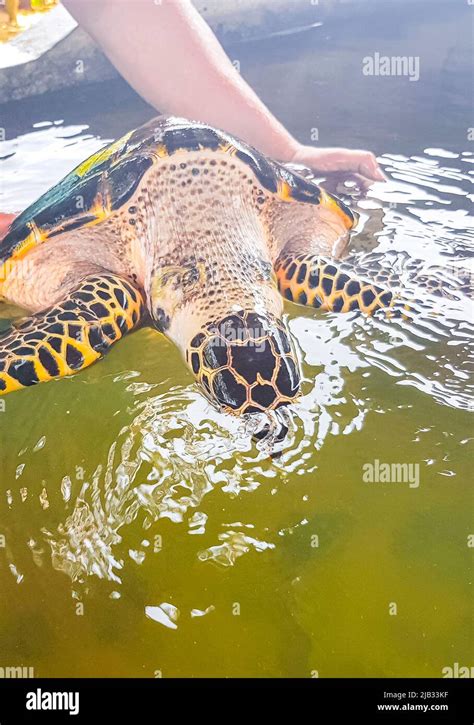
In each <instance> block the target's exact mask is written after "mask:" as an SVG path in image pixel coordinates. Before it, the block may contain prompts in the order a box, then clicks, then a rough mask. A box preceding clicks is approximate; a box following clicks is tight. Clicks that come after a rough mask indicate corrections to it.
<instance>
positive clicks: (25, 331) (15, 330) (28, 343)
mask: <svg viewBox="0 0 474 725" xmlns="http://www.w3.org/2000/svg"><path fill="white" fill-rule="evenodd" d="M142 310H143V298H142V295H141V293H140V292H139V291H138V290H137V289H135V288H134V287H133V285H132V284H130V282H128V281H127V280H124V279H122V278H121V277H118V276H116V275H113V274H106V273H104V274H101V275H97V274H95V275H89V276H88V277H86V278H85V279H83V280H82V282H81V283H80V284H79V286H78V287H76V289H75V290H74V291H73V292H71V293H70V295H69V296H68V297H67V298H66V299H65V300H63V301H62V302H60V303H58V304H56V305H54V306H53V307H51V308H50V309H48V310H45V311H43V312H40V313H37V314H35V315H33V316H32V317H28V318H25V319H23V320H21V321H20V322H18V323H16V324H15V325H12V326H11V327H9V328H8V329H7V330H5V331H4V332H3V333H2V334H1V335H0V395H2V394H5V393H10V392H13V391H14V390H19V389H21V388H24V387H29V386H31V385H35V384H36V383H41V382H46V381H48V380H52V379H53V378H60V377H64V376H66V375H73V374H74V373H76V372H79V371H80V370H82V369H83V368H85V367H88V366H89V365H91V364H92V363H93V362H95V361H96V360H98V359H99V358H101V357H102V356H103V355H104V353H105V352H106V351H107V350H108V349H109V347H110V346H111V345H113V343H114V342H117V341H118V340H120V338H121V337H123V335H125V334H126V333H127V332H129V331H130V330H132V329H133V328H134V327H136V325H137V324H138V322H139V320H140V318H141V316H142Z"/></svg>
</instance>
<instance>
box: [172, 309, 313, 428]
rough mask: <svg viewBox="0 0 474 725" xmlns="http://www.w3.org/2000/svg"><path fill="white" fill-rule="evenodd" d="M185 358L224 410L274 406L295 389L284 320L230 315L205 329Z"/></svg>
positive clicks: (295, 392)
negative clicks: (282, 321)
mask: <svg viewBox="0 0 474 725" xmlns="http://www.w3.org/2000/svg"><path fill="white" fill-rule="evenodd" d="M186 356H187V359H188V362H189V365H190V367H191V369H192V371H193V372H194V374H195V375H196V377H197V379H198V380H199V382H200V383H201V384H202V386H203V387H204V389H205V391H206V393H207V395H208V396H209V397H210V398H211V399H212V400H214V401H215V402H217V403H218V404H219V405H220V406H221V407H222V408H224V409H225V410H227V411H228V412H233V413H236V414H242V413H253V412H259V411H265V410H270V409H275V408H278V407H279V406H280V405H284V404H287V403H289V402H291V401H292V400H294V399H295V397H296V396H297V395H298V393H299V386H300V374H299V369H298V363H297V360H296V356H295V353H294V351H293V349H292V346H291V342H290V339H289V336H288V333H287V331H286V330H285V328H284V326H283V324H282V323H281V321H279V320H276V319H273V318H267V317H265V316H263V315H259V314H257V313H254V312H241V313H237V314H233V315H229V316H228V317H226V318H224V319H223V320H221V321H219V322H215V323H212V324H210V325H208V326H207V327H206V328H203V329H202V330H201V331H200V332H199V333H198V334H197V335H196V336H195V337H194V338H193V339H192V341H191V343H190V346H189V348H188V351H187V355H186Z"/></svg>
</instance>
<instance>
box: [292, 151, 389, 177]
mask: <svg viewBox="0 0 474 725" xmlns="http://www.w3.org/2000/svg"><path fill="white" fill-rule="evenodd" d="M291 163H293V164H303V166H309V167H310V168H311V169H313V170H314V171H316V172H321V173H326V172H335V171H342V172H349V173H353V174H357V175H359V176H361V177H363V178H364V179H366V180H368V181H386V177H385V175H384V173H383V172H382V169H381V168H380V166H379V164H378V163H377V159H376V158H375V156H374V154H373V153H371V152H370V151H361V150H356V149H344V148H322V149H319V148H316V147H315V146H305V145H303V144H298V146H297V147H296V151H295V153H294V155H293V157H292V158H291Z"/></svg>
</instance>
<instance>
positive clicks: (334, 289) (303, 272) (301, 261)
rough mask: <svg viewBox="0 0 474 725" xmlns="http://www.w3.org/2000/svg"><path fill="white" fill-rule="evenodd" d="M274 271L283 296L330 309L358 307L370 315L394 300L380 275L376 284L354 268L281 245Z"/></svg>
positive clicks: (337, 310)
mask: <svg viewBox="0 0 474 725" xmlns="http://www.w3.org/2000/svg"><path fill="white" fill-rule="evenodd" d="M275 273H276V277H277V281H278V289H279V291H280V293H281V294H282V295H283V297H284V298H285V299H287V300H290V301H291V302H296V303H297V304H300V305H307V306H309V307H316V308H321V309H323V310H329V311H331V312H350V311H351V310H360V311H361V312H364V313H365V314H368V315H371V314H373V313H374V312H375V311H376V310H378V309H381V308H391V307H393V306H394V304H395V302H396V300H397V295H396V292H395V289H394V288H393V287H392V286H391V285H390V284H389V283H388V280H385V279H383V278H382V279H381V283H380V284H378V283H377V281H376V280H374V281H368V280H367V279H364V276H365V275H364V274H363V273H358V270H357V269H356V268H352V267H351V266H350V265H348V264H345V263H341V262H338V261H335V260H332V259H325V258H324V257H320V256H318V255H315V254H298V253H294V252H292V251H291V250H287V251H285V249H284V250H283V252H282V253H281V254H280V256H279V257H278V259H277V261H276V263H275ZM383 276H384V277H387V275H383Z"/></svg>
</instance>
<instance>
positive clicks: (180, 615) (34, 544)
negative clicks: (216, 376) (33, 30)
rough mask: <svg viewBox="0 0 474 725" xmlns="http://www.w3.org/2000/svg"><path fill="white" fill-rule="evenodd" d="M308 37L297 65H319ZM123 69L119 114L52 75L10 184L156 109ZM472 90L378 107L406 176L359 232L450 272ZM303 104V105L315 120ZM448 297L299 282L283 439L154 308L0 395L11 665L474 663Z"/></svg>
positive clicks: (467, 454)
mask: <svg viewBox="0 0 474 725" xmlns="http://www.w3.org/2000/svg"><path fill="white" fill-rule="evenodd" d="M288 42H289V41H288ZM341 42H342V41H341ZM307 45H308V47H306V46H302V47H301V48H300V49H299V51H298V52H296V50H294V52H293V55H292V56H291V57H289V58H287V59H286V61H285V62H286V63H287V65H286V66H285V67H286V68H287V70H288V74H289V71H290V70H295V69H300V71H301V69H302V68H308V67H309V66H308V65H305V63H307V60H308V57H309V56H310V55H311V53H313V54H315V53H316V51H315V50H314V49H313V48H312V46H311V41H310V40H308V41H307ZM261 52H263V51H260V53H261ZM274 52H276V51H274ZM241 53H242V56H243V60H245V61H246V62H247V65H248V73H249V77H251V78H252V79H253V81H254V83H255V84H256V85H257V87H258V83H257V80H258V78H262V76H264V77H265V79H266V80H268V78H269V77H270V76H271V74H272V73H275V72H276V71H277V70H278V69H279V68H280V69H281V64H282V61H281V59H279V58H276V59H275V57H273V56H272V53H271V52H270V50H269V51H268V58H267V61H266V65H264V66H263V69H262V67H261V65H260V64H259V63H258V62H257V61H258V59H259V58H260V60H261V55H260V56H259V54H258V52H257V51H255V50H252V48H248V49H247V50H245V51H243V50H242V51H241ZM252 63H253V65H252ZM243 65H245V64H244V63H243ZM313 72H314V73H316V71H313ZM252 74H253V75H252ZM306 74H309V71H308V70H307V71H306ZM301 75H304V74H303V72H302V71H301ZM285 77H286V76H285ZM300 80H301V82H302V83H303V84H304V82H307V83H308V84H310V79H309V78H307V79H306V81H305V80H304V78H300ZM435 81H436V79H435ZM435 81H433V78H430V81H429V83H435ZM265 83H266V81H265ZM265 83H263V81H262V84H263V85H262V89H265V88H267V86H266V85H265ZM423 88H425V93H426V87H423V86H421V89H422V90H421V91H420V93H419V96H418V98H419V99H421V100H420V103H421V104H422V99H423ZM121 92H122V93H123V96H122V97H123V98H125V99H127V102H128V103H129V106H127V112H126V113H125V114H124V116H123V117H122V118H120V123H119V122H118V120H117V118H112V116H113V114H111V113H110V109H109V112H108V113H105V110H104V109H103V107H102V106H100V99H99V98H98V97H97V95H96V96H94V95H91V96H90V99H89V100H91V99H93V101H94V103H95V104H98V105H97V106H96V107H95V111H94V114H91V117H88V116H87V117H86V114H84V104H82V105H81V104H79V103H78V105H77V107H75V108H72V107H69V106H67V108H66V107H65V106H63V107H61V108H60V107H59V106H60V105H61V104H60V101H58V99H56V100H54V99H52V100H51V102H50V104H49V105H48V103H46V102H44V101H43V102H42V103H45V106H44V107H42V108H41V111H40V110H39V109H38V106H36V107H34V108H33V110H31V109H30V111H31V112H30V116H31V118H30V116H28V113H26V111H28V108H26V111H25V113H23V114H22V121H21V124H22V125H21V128H20V127H19V128H18V129H17V131H16V133H15V134H14V135H12V136H11V137H10V140H7V142H6V143H5V146H4V152H3V153H2V156H4V160H3V161H2V175H3V173H4V176H3V178H4V179H7V180H8V183H7V184H5V185H3V186H2V190H1V191H2V194H1V195H0V201H1V202H2V208H12V205H14V204H15V203H17V204H20V202H21V204H22V205H23V204H26V203H28V202H29V201H32V200H33V199H34V198H35V197H36V196H37V195H38V194H39V193H41V192H42V191H44V190H46V189H47V188H48V187H49V186H50V184H52V183H53V182H54V181H56V180H57V179H59V178H60V177H61V175H62V174H63V173H65V172H66V171H68V170H69V169H70V168H72V166H73V165H74V164H75V163H77V162H78V161H80V160H81V159H82V158H84V157H86V156H87V155H88V154H90V153H91V152H92V151H94V150H96V149H97V148H99V147H101V146H102V145H103V143H104V138H107V139H110V138H112V137H113V136H115V135H117V136H118V135H119V133H122V132H123V131H125V130H126V128H127V127H128V126H132V125H135V123H138V122H140V121H141V120H145V119H146V118H147V117H149V115H150V111H149V110H147V109H146V108H144V107H143V105H140V103H139V102H138V101H137V100H135V99H131V100H130V98H129V96H127V94H126V92H125V91H123V90H122V91H121ZM262 92H263V91H262ZM452 92H453V90H452V88H451V89H450V93H452ZM91 93H92V92H91ZM117 93H118V91H117ZM388 95H390V92H388ZM119 98H120V96H119ZM91 102H92V101H91ZM456 102H457V104H458V105H456V104H454V105H453V106H452V112H451V114H450V113H448V112H447V113H446V118H445V123H444V125H443V126H442V127H440V128H439V129H438V131H437V129H436V128H435V127H433V126H431V127H430V128H429V129H428V130H426V129H425V132H424V133H421V132H420V133H417V132H416V131H415V132H414V131H413V130H411V131H410V133H413V137H412V136H410V135H409V134H408V136H409V138H408V140H406V141H404V139H403V138H402V137H399V138H394V137H393V136H391V135H390V134H389V136H388V137H385V136H384V135H383V133H382V129H381V128H380V125H379V123H378V122H376V123H375V127H376V128H377V129H378V130H377V133H376V139H375V142H374V143H376V144H378V146H379V147H381V148H379V149H378V150H379V151H381V152H382V151H383V157H382V158H381V161H382V164H383V166H384V168H385V170H386V172H387V175H388V176H389V179H390V180H389V182H388V183H387V184H386V185H380V184H378V185H376V186H374V187H373V189H372V190H371V192H370V193H369V196H368V197H367V199H362V200H359V201H358V202H357V200H354V202H353V204H354V205H358V210H359V211H360V212H361V213H362V222H361V231H360V232H359V234H358V235H356V237H355V239H354V253H360V254H364V253H366V252H367V251H368V252H369V253H370V252H371V251H373V250H376V251H377V252H378V253H380V255H381V256H382V258H383V259H385V261H386V263H387V264H391V263H392V262H391V261H390V260H391V259H392V258H393V259H394V260H400V259H402V260H403V259H406V258H407V257H408V258H409V259H416V260H419V261H418V262H417V264H418V265H419V266H420V267H421V268H422V269H427V270H429V269H431V268H433V267H436V268H437V269H438V271H439V269H441V270H442V271H441V272H440V274H442V276H444V277H446V276H447V275H448V274H451V273H453V270H454V271H455V269H454V268H456V267H462V268H463V269H465V268H466V267H468V264H469V257H470V254H471V249H472V240H473V234H472V229H473V221H472V218H469V217H468V215H467V210H468V209H469V204H470V201H469V196H468V195H469V193H470V192H471V194H472V189H471V185H472V171H473V167H472V163H473V160H474V155H473V152H472V142H471V146H469V144H468V143H467V142H466V141H465V139H463V138H462V137H461V136H459V135H458V136H456V134H455V128H456V127H457V126H456V124H458V122H459V116H458V115H457V109H459V107H462V104H463V99H462V98H461V97H460V96H459V95H457V96H456ZM117 103H118V101H117ZM275 103H276V105H277V106H278V108H277V110H279V111H281V113H280V115H281V116H282V117H283V118H285V114H284V109H283V104H282V103H281V101H276V102H275ZM55 104H56V105H55ZM464 108H465V109H466V108H467V106H466V102H464ZM23 110H25V109H23ZM422 110H424V111H426V110H427V109H426V108H424V109H422ZM287 113H289V111H287ZM8 114H9V116H8ZM15 114H16V115H15ZM25 114H26V115H25ZM81 114H84V115H83V117H82V121H81V120H80V119H81ZM19 115H20V114H19V112H18V108H17V109H16V110H15V109H12V108H10V109H7V117H9V118H10V119H12V118H19ZM427 115H428V114H427ZM426 117H427V116H426ZM91 118H92V120H91ZM304 119H306V127H308V126H309V125H311V113H310V111H309V109H308V108H304V109H302V111H301V114H300V115H298V117H297V118H296V119H295V121H294V124H293V126H294V129H295V130H299V133H300V135H302V134H303V130H302V129H303V128H304ZM45 120H49V121H53V122H55V123H53V124H51V123H50V124H49V125H44V126H40V127H33V124H34V123H35V121H45ZM285 120H286V121H287V122H288V124H289V125H291V118H290V117H288V118H286V119H285ZM340 123H341V120H340V117H337V119H336V126H337V125H338V124H339V125H340ZM427 123H428V121H427ZM86 124H88V125H89V128H86V127H85V125H86ZM119 126H120V128H119ZM360 135H361V129H360V127H358V128H357V129H352V130H350V129H349V125H347V126H346V131H345V134H344V139H345V141H344V142H345V143H347V145H357V144H360V145H362V144H363V145H366V146H369V145H371V142H370V138H368V137H366V138H363V139H361V138H360ZM448 137H449V138H451V140H452V142H451V143H449V142H448V141H447V139H448ZM387 138H388V139H389V140H388V141H387ZM346 139H347V140H346ZM329 142H331V143H334V139H333V138H331V139H330V141H328V143H329ZM339 143H341V136H339ZM428 144H429V145H428ZM446 149H448V150H446ZM46 160H48V163H47V164H46V163H45V162H46ZM391 255H392V256H391ZM395 263H396V261H395V262H394V264H395ZM433 305H434V307H433V311H432V312H426V311H425V312H421V313H420V315H419V316H418V317H417V319H416V321H413V322H410V321H408V320H406V321H405V320H392V321H390V320H389V321H387V320H384V319H379V320H377V319H364V318H362V317H361V316H358V315H352V314H351V315H344V316H343V315H336V314H324V313H314V312H313V311H311V310H305V309H303V308H300V307H296V306H290V305H288V307H287V308H286V315H287V322H288V324H289V328H290V330H291V332H292V333H293V336H294V338H295V340H296V341H297V344H298V348H299V355H300V359H301V364H302V368H303V372H304V377H305V383H304V390H303V392H304V395H303V397H302V399H301V401H299V402H298V403H297V404H296V405H295V406H293V407H292V410H291V414H290V421H289V433H288V435H287V437H286V438H285V440H284V441H283V442H282V443H280V444H278V445H277V446H276V449H275V447H274V446H273V447H272V446H271V445H270V444H269V443H266V442H263V444H259V446H257V445H256V444H255V442H254V441H253V439H252V435H251V433H252V429H251V427H250V426H249V424H246V423H244V422H242V421H238V420H235V419H233V418H230V417H227V416H224V415H222V414H219V413H218V412H216V411H215V410H214V409H213V408H212V407H211V406H210V405H209V404H208V403H207V402H206V401H205V400H204V398H203V397H202V396H201V395H200V393H199V391H198V390H197V388H196V387H195V386H194V384H193V381H192V378H191V376H190V374H189V373H188V372H187V370H186V368H185V366H184V364H183V363H182V361H181V359H180V357H179V354H178V352H177V351H176V350H175V349H174V347H173V346H172V345H171V344H170V343H169V342H168V341H167V340H166V339H165V338H163V337H162V336H160V335H159V334H158V333H155V332H153V331H151V330H141V331H139V332H137V333H136V334H134V335H131V336H130V337H129V338H126V339H125V340H123V341H122V342H121V344H120V345H118V346H117V348H116V349H114V350H112V351H111V353H110V354H109V355H108V356H107V357H106V358H105V359H104V360H103V361H102V362H101V363H100V364H98V365H95V366H93V367H92V368H90V369H88V370H86V371H85V372H84V373H82V374H81V375H79V376H77V377H74V378H71V379H67V380H62V381H58V382H54V383H50V384H48V385H43V386H38V387H37V388H34V389H31V390H28V391H23V392H21V393H18V394H13V395H11V396H8V397H6V398H4V399H2V400H4V402H5V410H4V411H2V412H1V413H0V426H1V428H0V441H1V454H2V458H1V466H0V474H1V480H0V667H7V666H15V665H23V666H25V667H33V668H34V672H35V675H36V676H138V677H154V676H157V675H159V674H161V675H162V676H163V677H172V676H186V677H188V676H208V675H209V676H216V675H220V676H272V677H275V676H277V677H279V676H286V677H287V676H290V677H294V676H302V677H311V676H315V674H316V673H318V675H319V676H320V677H331V676H344V677H354V676H359V677H360V676H362V677H365V676H396V677H406V676H415V677H422V676H434V677H441V676H442V670H443V668H445V667H449V666H452V665H453V664H454V663H456V662H458V663H460V665H462V666H467V665H471V664H472V651H473V644H474V633H473V630H472V605H473V599H472V552H473V549H472V548H470V547H469V546H468V537H469V535H472V534H473V533H474V531H473V513H474V499H473V495H472V443H473V440H474V435H473V427H472V414H471V413H470V412H469V409H470V408H471V409H472V394H470V391H469V388H468V379H467V365H468V360H469V351H470V347H471V346H472V340H473V337H474V336H473V328H472V310H471V307H470V302H469V300H467V299H466V298H465V297H464V296H463V295H460V296H459V297H458V298H457V299H453V300H449V301H446V300H445V301H443V303H442V304H440V303H439V301H438V303H436V301H433ZM436 305H437V306H436ZM13 312H14V311H12V310H11V308H7V309H4V310H3V316H4V318H5V319H4V320H3V324H6V323H7V319H8V318H9V316H11V315H12V314H13ZM275 452H276V453H277V455H270V453H275ZM376 459H377V460H379V461H380V462H385V463H399V464H407V465H408V464H418V465H419V485H418V486H415V485H414V484H413V483H412V485H410V484H409V483H408V482H407V483H402V482H398V483H383V482H379V483H367V482H364V480H363V473H364V466H365V465H366V464H368V463H373V462H374V461H375V460H376ZM2 536H3V537H4V539H2V538H1V537H2ZM3 543H4V544H5V546H2V544H3Z"/></svg>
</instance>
